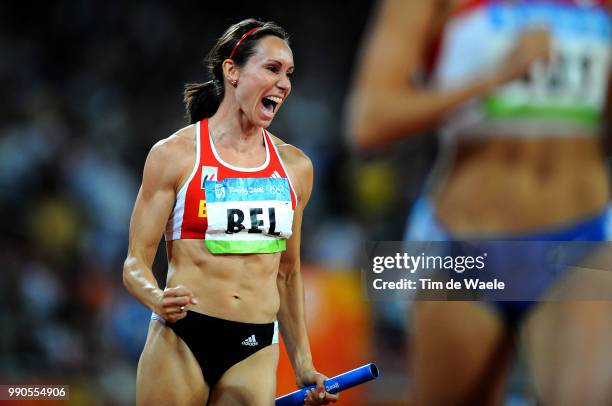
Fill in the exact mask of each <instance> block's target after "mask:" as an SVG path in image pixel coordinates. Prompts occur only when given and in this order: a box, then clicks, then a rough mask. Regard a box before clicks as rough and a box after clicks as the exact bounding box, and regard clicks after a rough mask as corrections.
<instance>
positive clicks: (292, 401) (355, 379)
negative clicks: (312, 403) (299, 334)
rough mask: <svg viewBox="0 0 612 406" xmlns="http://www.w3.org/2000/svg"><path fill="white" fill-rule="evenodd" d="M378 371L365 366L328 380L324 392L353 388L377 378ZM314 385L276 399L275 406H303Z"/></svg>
mask: <svg viewBox="0 0 612 406" xmlns="http://www.w3.org/2000/svg"><path fill="white" fill-rule="evenodd" d="M378 375H379V371H378V368H377V367H376V365H374V364H366V365H364V366H361V367H359V368H355V369H353V370H352V371H348V372H345V373H343V374H340V375H337V376H334V377H333V378H329V379H328V380H326V381H325V382H324V385H325V390H326V391H327V392H329V393H338V392H340V391H343V390H345V389H348V388H352V387H353V386H357V385H359V384H362V383H364V382H368V381H371V380H373V379H376V378H378ZM315 387H316V385H310V386H306V387H303V388H302V389H299V390H296V391H295V392H291V393H289V394H287V395H285V396H281V397H280V398H277V399H276V403H275V406H298V405H303V404H304V398H305V397H306V391H309V390H310V389H312V388H315Z"/></svg>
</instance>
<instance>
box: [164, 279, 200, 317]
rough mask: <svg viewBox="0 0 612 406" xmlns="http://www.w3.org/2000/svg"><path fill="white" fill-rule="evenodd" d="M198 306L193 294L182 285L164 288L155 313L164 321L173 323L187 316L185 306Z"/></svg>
mask: <svg viewBox="0 0 612 406" xmlns="http://www.w3.org/2000/svg"><path fill="white" fill-rule="evenodd" d="M192 304H198V301H197V300H196V299H195V298H194V297H193V293H191V291H190V290H189V289H187V288H186V287H184V286H182V285H178V286H175V287H173V288H166V289H164V292H163V294H162V298H161V300H160V302H159V304H158V306H157V307H158V309H157V313H158V314H159V315H160V316H161V317H162V318H163V319H164V320H166V321H169V322H171V323H174V322H175V321H178V320H180V319H182V318H184V317H185V316H187V306H189V305H192Z"/></svg>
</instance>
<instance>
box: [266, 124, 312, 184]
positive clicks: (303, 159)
mask: <svg viewBox="0 0 612 406" xmlns="http://www.w3.org/2000/svg"><path fill="white" fill-rule="evenodd" d="M269 134H270V135H271V136H272V141H273V142H274V145H275V146H276V149H277V150H278V153H279V154H280V156H281V159H282V160H283V162H284V164H285V165H287V166H289V167H291V168H292V169H293V170H294V171H297V172H298V173H299V174H303V173H302V172H303V171H310V172H312V161H311V160H310V158H308V155H306V154H305V153H304V151H302V150H301V149H299V148H298V147H296V146H294V145H291V144H287V143H286V142H285V141H283V140H281V139H280V138H278V137H277V136H275V135H274V134H272V133H269Z"/></svg>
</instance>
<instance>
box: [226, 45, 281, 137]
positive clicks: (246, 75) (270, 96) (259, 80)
mask: <svg viewBox="0 0 612 406" xmlns="http://www.w3.org/2000/svg"><path fill="white" fill-rule="evenodd" d="M292 75H293V53H292V52H291V49H290V48H289V46H288V45H287V43H286V42H285V41H283V40H282V39H280V38H278V37H275V36H272V35H270V36H266V37H263V38H262V39H260V40H259V43H258V44H257V45H256V46H255V53H254V54H253V55H252V56H251V57H250V58H249V60H248V61H247V62H246V64H245V65H244V66H243V67H242V68H241V69H240V77H239V81H238V87H237V88H236V99H237V101H238V105H239V106H240V109H241V110H242V112H243V113H244V114H245V115H246V117H247V119H248V120H249V121H250V122H251V123H252V124H254V125H256V126H257V127H264V128H266V127H268V126H269V125H270V123H271V122H272V119H273V118H274V116H275V115H276V113H277V112H278V110H279V109H280V107H281V105H282V104H283V103H284V101H285V100H286V99H287V97H288V96H289V93H291V76H292Z"/></svg>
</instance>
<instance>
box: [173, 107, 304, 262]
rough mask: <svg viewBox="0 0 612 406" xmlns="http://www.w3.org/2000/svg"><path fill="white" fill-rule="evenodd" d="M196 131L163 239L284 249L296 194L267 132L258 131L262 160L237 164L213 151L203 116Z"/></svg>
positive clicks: (230, 248) (247, 249)
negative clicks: (249, 164)
mask: <svg viewBox="0 0 612 406" xmlns="http://www.w3.org/2000/svg"><path fill="white" fill-rule="evenodd" d="M195 129H196V159H195V165H194V168H193V171H192V172H191V175H190V176H189V178H188V180H187V182H185V184H184V185H183V186H182V187H181V188H180V190H179V191H178V193H177V195H176V202H175V204H174V209H173V210H172V213H171V215H170V218H169V219H168V222H167V224H166V233H165V237H166V241H171V240H179V239H202V240H204V243H205V245H206V247H207V248H208V250H209V251H210V252H212V253H225V254H228V253H230V254H231V253H234V254H243V253H272V252H279V251H283V250H285V248H286V239H288V238H289V237H291V233H292V225H293V212H294V210H295V207H296V204H297V195H296V194H295V190H294V188H293V186H292V184H291V180H290V179H289V176H288V174H287V171H286V169H285V166H284V165H283V162H282V160H281V158H280V155H279V153H278V150H277V148H276V146H275V145H274V141H273V140H272V138H271V137H270V134H268V132H267V131H265V130H263V133H262V137H263V142H264V145H265V148H266V160H265V162H264V163H263V164H262V165H261V166H259V167H256V168H240V167H236V166H233V165H231V164H229V163H227V162H224V161H223V159H222V158H221V157H220V156H219V154H218V153H217V151H216V150H215V147H214V143H213V141H212V138H211V136H210V134H209V131H208V119H204V120H202V121H199V122H197V123H196V124H195Z"/></svg>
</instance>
